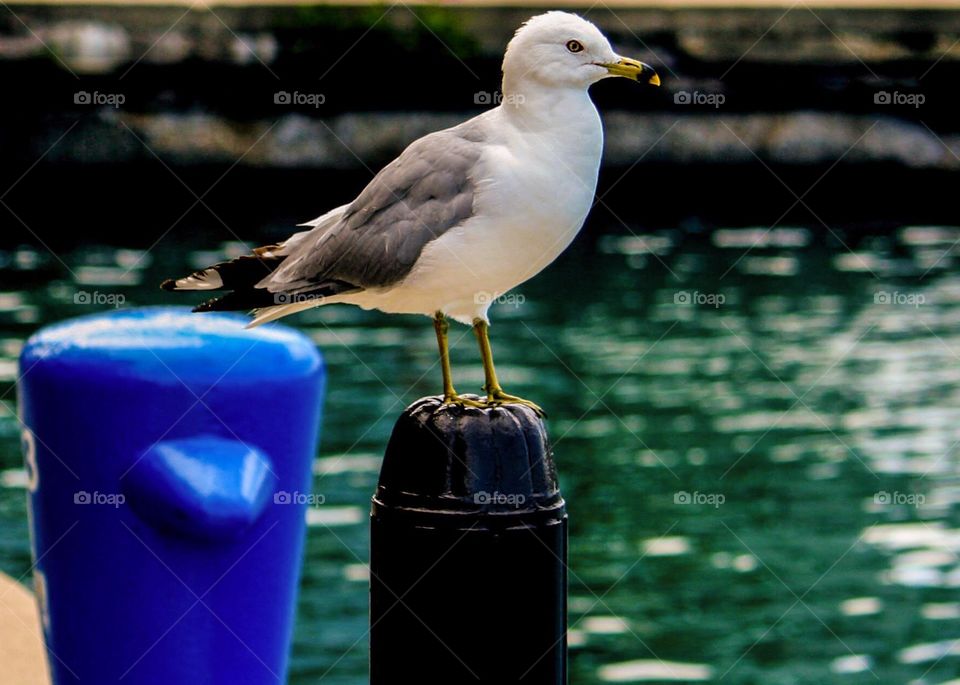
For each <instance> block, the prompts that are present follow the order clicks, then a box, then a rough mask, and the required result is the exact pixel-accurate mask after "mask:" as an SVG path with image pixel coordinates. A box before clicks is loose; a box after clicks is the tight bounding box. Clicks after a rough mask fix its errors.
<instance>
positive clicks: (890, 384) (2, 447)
mask: <svg viewBox="0 0 960 685" xmlns="http://www.w3.org/2000/svg"><path fill="white" fill-rule="evenodd" d="M681 235H682V234H681V233H680V232H679V231H664V232H660V233H656V234H649V235H640V236H631V235H624V236H606V237H604V238H601V239H599V240H598V241H592V240H589V239H581V240H580V241H578V243H577V245H576V246H575V247H574V248H573V249H572V250H571V251H570V252H568V253H567V254H565V255H564V256H563V257H562V258H561V260H560V261H559V262H557V263H556V264H555V265H553V266H552V267H550V269H549V270H548V271H547V272H545V273H544V274H542V275H541V276H539V277H537V278H536V279H535V280H534V281H533V282H531V283H529V284H526V285H524V286H522V287H521V288H520V289H519V291H518V293H519V295H521V296H522V297H514V298H512V299H511V301H509V302H504V303H502V304H498V305H496V306H495V307H494V309H493V312H492V316H493V320H494V326H493V329H492V334H493V341H494V352H495V354H496V355H497V360H498V371H499V374H500V377H501V380H502V381H503V382H504V385H505V387H506V388H507V390H508V392H513V393H515V394H520V395H524V396H527V397H530V398H532V399H535V400H536V401H537V402H538V403H540V404H541V405H542V406H543V407H544V408H545V409H546V410H547V411H548V412H549V414H550V421H549V428H550V432H551V434H552V436H553V440H554V443H555V446H556V459H557V464H558V468H559V472H560V478H561V484H562V488H563V491H564V494H565V495H566V497H567V500H568V505H569V512H570V521H571V528H570V531H571V544H570V668H571V682H573V683H576V684H577V685H588V684H591V683H601V682H618V681H622V682H631V681H632V680H637V681H639V680H640V679H641V678H646V679H647V680H646V681H645V682H701V681H702V682H723V683H730V684H731V685H733V684H737V685H746V684H753V683H756V684H761V685H770V684H777V685H779V684H784V685H787V684H791V685H792V684H797V685H799V684H811V685H823V684H832V683H838V684H839V683H851V684H853V683H912V684H914V685H921V684H923V685H926V684H928V683H929V684H942V683H954V684H955V683H957V682H960V681H958V680H956V679H958V678H960V658H958V656H960V641H958V642H956V643H954V642H953V641H954V640H955V639H957V638H960V598H958V596H957V591H956V588H957V587H958V586H960V563H958V557H957V553H958V551H960V530H958V528H957V511H958V507H957V502H958V501H960V481H958V479H957V471H958V469H957V461H956V454H957V447H958V441H960V275H958V274H957V270H956V269H955V268H954V267H955V243H956V241H958V240H960V229H956V228H917V227H914V228H910V229H907V228H905V229H903V230H901V231H899V232H897V233H896V234H894V235H890V236H874V237H868V238H864V239H863V240H862V241H860V242H859V243H858V244H856V245H855V246H854V247H853V248H852V251H851V250H848V249H847V248H846V247H844V246H843V245H840V244H839V243H838V242H837V241H836V240H835V239H833V238H830V239H827V238H825V237H823V236H821V235H818V234H816V235H815V234H813V233H810V232H808V231H806V230H804V229H788V230H786V229H778V230H775V231H773V232H771V233H769V234H765V235H764V234H763V232H762V230H761V231H748V230H736V231H720V232H716V233H714V234H713V235H712V236H709V237H702V238H699V239H698V240H695V241H694V240H689V239H687V240H683V241H681ZM757 239H761V245H760V246H759V247H756V248H754V249H750V250H748V248H749V247H750V246H751V245H752V244H753V243H754V242H756V240H757ZM845 242H847V244H848V245H853V243H852V242H851V239H850V238H849V237H848V239H847V240H846V241H845ZM201 248H203V249H204V250H206V251H203V252H202V251H201ZM209 248H210V245H209V244H205V243H204V242H203V240H202V239H201V238H199V237H198V238H196V244H194V245H183V244H181V245H178V246H169V245H166V246H165V245H164V244H161V245H160V246H159V247H158V248H156V249H155V250H154V251H152V252H151V253H150V254H149V255H145V256H144V255H141V253H139V252H136V251H129V250H117V249H116V248H107V247H103V248H91V249H85V250H83V251H75V252H71V253H64V254H61V257H62V259H63V262H65V264H66V266H65V265H64V264H61V263H59V262H58V261H57V260H55V259H54V258H52V257H50V256H49V254H47V253H45V252H44V251H42V250H34V249H29V248H24V249H21V250H19V251H15V252H6V253H0V383H2V384H0V393H2V394H3V396H2V400H0V401H2V403H3V404H4V405H5V408H6V410H7V411H2V410H0V570H3V571H5V572H7V573H9V574H12V575H14V576H16V577H20V576H22V575H23V574H24V573H26V572H27V570H28V569H29V565H30V559H29V549H28V542H27V521H26V511H25V507H24V491H23V489H22V480H23V474H22V472H21V471H20V456H19V441H18V426H17V424H16V422H15V420H14V418H13V417H12V413H13V412H15V411H16V406H15V399H14V392H13V384H14V379H15V377H16V365H15V359H16V355H17V353H18V350H19V348H20V346H21V344H22V342H23V340H24V338H25V337H26V336H27V335H29V334H30V333H31V332H32V331H33V330H35V328H36V327H37V326H38V325H39V324H41V323H45V322H50V321H55V320H58V319H62V318H66V317H70V316H75V315H79V314H84V313H88V312H90V311H94V310H95V309H97V308H98V306H96V305H89V304H77V303H75V298H76V296H77V293H78V292H81V291H82V292H87V293H90V294H91V297H90V298H89V299H93V300H97V299H99V300H100V301H101V302H106V299H105V298H106V297H108V296H113V300H114V301H115V300H117V299H118V298H117V297H116V296H117V295H123V298H124V300H125V301H124V306H131V305H140V304H155V303H160V302H169V301H170V300H169V296H165V295H164V294H163V293H160V292H159V291H158V290H157V289H156V284H157V283H158V282H159V280H160V279H161V278H162V277H165V276H169V275H173V274H178V273H180V272H182V271H184V269H185V265H187V266H201V265H203V264H204V263H207V262H209V261H211V260H213V259H217V258H219V257H220V256H221V255H222V254H223V253H225V252H230V251H232V250H236V249H237V248H238V246H237V245H224V246H222V249H220V250H214V251H210V250H209ZM141 257H143V258H142V259H141ZM68 267H69V271H68ZM71 271H72V272H73V273H72V274H71V273H70V272H71ZM103 306H105V305H101V306H100V307H99V308H103ZM296 323H297V325H298V326H300V327H301V328H302V329H304V330H305V331H307V332H308V333H309V334H310V335H311V336H312V337H313V338H314V339H315V340H316V341H317V343H318V344H319V345H320V346H321V348H322V349H323V352H324V354H325V355H326V359H327V363H328V366H329V375H330V383H329V388H330V391H329V395H328V398H327V403H326V414H325V417H324V426H323V435H322V446H321V451H320V454H319V456H318V460H317V462H316V477H315V483H314V491H315V492H317V493H322V494H323V495H324V496H325V497H326V503H325V504H324V505H322V506H320V507H317V508H315V509H314V510H313V511H312V512H311V525H310V528H309V538H308V541H307V559H306V565H305V568H304V574H303V585H302V592H301V595H300V607H299V616H298V623H297V630H296V639H295V645H294V652H293V662H292V674H291V682H292V683H296V684H304V685H306V684H307V683H317V682H324V683H329V684H331V685H333V684H336V685H360V684H361V683H365V682H366V672H367V651H366V650H367V639H366V627H367V580H366V573H365V566H364V563H365V561H366V558H367V544H368V534H367V526H366V511H367V508H368V501H369V497H370V495H371V493H372V491H373V488H374V485H375V482H376V477H377V471H378V467H379V461H378V460H379V455H380V454H381V452H382V450H383V448H384V446H385V443H386V440H387V438H388V436H389V433H390V429H391V427H392V423H393V419H394V417H395V416H396V415H397V413H398V412H399V411H400V410H401V409H402V407H403V406H405V405H406V404H407V403H409V402H411V401H412V400H414V399H416V398H417V397H419V396H421V395H425V394H431V393H435V392H436V391H437V390H438V387H439V371H438V369H437V368H436V366H435V359H434V355H435V348H434V341H433V331H432V328H431V326H430V324H429V321H428V320H426V319H420V318H416V317H386V316H384V315H380V314H377V313H368V312H361V311H359V310H354V309H350V308H330V309H326V310H322V311H317V312H310V313H307V314H305V315H301V317H300V318H299V319H297V320H296ZM453 338H454V340H455V341H456V345H455V349H454V366H455V369H454V370H455V375H456V379H457V381H458V387H459V388H460V389H461V390H463V391H468V390H475V389H477V388H478V387H479V385H480V384H481V380H482V375H481V370H480V366H479V363H478V361H477V358H476V354H475V351H474V345H473V340H472V336H471V335H469V331H468V330H467V329H465V328H457V329H455V330H454V336H453ZM504 620H505V621H507V620H523V617H504ZM628 662H633V663H628ZM657 673H660V675H659V676H658V675H657ZM658 678H659V679H658Z"/></svg>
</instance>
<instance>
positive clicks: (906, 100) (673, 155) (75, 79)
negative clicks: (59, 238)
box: [0, 6, 960, 170]
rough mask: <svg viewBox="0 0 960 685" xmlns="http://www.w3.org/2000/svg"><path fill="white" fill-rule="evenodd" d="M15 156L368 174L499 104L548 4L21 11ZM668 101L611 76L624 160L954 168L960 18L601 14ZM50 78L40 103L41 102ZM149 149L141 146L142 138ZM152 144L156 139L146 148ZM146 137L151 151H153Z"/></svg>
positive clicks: (9, 123)
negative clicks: (522, 38)
mask: <svg viewBox="0 0 960 685" xmlns="http://www.w3.org/2000/svg"><path fill="white" fill-rule="evenodd" d="M14 11H15V14H13V13H8V14H7V15H6V16H4V17H3V19H2V24H0V77H2V78H3V82H4V84H5V86H4V87H5V90H6V91H7V92H8V93H9V94H11V95H12V96H13V97H12V98H10V99H9V100H8V102H10V104H9V105H8V108H7V111H5V112H3V113H0V116H2V117H3V118H4V119H5V120H6V121H5V122H4V123H5V126H4V129H3V130H4V133H3V134H2V142H3V144H4V148H5V150H6V152H7V155H8V159H9V158H10V157H14V158H21V157H22V158H23V159H35V158H36V157H37V156H38V155H39V154H42V153H43V152H44V151H45V150H47V149H48V148H49V147H50V146H51V145H52V143H53V142H54V141H55V140H57V139H58V137H59V136H60V135H61V134H62V133H63V131H64V130H65V128H67V127H69V126H73V127H74V129H73V130H71V132H70V134H69V136H67V137H65V138H64V139H63V140H62V141H61V142H60V143H59V144H57V145H56V146H55V148H54V149H53V150H51V151H50V153H49V155H50V159H51V160H54V161H63V162H71V161H75V162H84V163H109V162H115V161H123V160H130V159H136V158H145V157H148V156H149V155H150V152H149V150H148V149H147V148H148V147H149V148H150V149H152V150H153V151H155V152H157V153H158V154H161V155H164V156H165V158H168V159H170V160H172V161H174V162H177V163H183V164H190V163H225V164H232V163H234V162H235V161H236V160H237V159H241V158H242V161H241V164H244V165H254V166H265V167H285V168H291V167H292V168H296V167H321V168H323V167H326V168H335V169H338V168H362V166H363V165H365V164H369V165H375V164H378V163H380V162H381V161H383V160H385V159H388V158H389V157H391V156H392V155H394V154H395V153H396V152H397V151H399V150H400V149H401V148H402V147H403V146H404V145H405V144H406V143H407V142H409V141H410V140H411V139H413V138H415V137H416V136H419V135H422V134H423V133H426V132H428V131H431V130H434V129H436V128H439V127H442V126H447V125H450V124H453V123H456V122H458V121H460V120H462V119H463V118H465V117H467V116H470V115H471V114H474V113H476V112H478V111H480V110H481V109H483V108H484V107H486V106H489V105H490V103H492V102H495V101H496V98H497V97H498V93H497V87H498V80H499V61H500V57H501V53H502V50H503V47H504V45H505V44H506V42H507V41H508V40H509V37H510V35H511V33H512V31H513V30H514V28H515V27H516V26H517V25H518V24H519V23H520V22H521V21H522V20H523V19H524V18H526V17H527V16H529V15H530V14H531V13H533V10H524V9H522V8H510V9H496V8H485V9H442V8H418V9H417V10H416V14H414V12H413V11H411V10H409V9H407V8H405V7H400V6H398V7H395V8H393V9H387V8H384V7H352V8H343V7H340V8H338V7H301V8H265V7H244V8H227V7H222V8H217V9H215V10H206V9H203V10H189V9H185V8H182V7H123V6H95V7H77V6H69V7H57V6H35V7H31V6H17V7H15V8H14ZM586 16H587V17H588V18H590V19H592V20H593V21H595V22H596V23H597V24H599V25H600V26H601V28H602V29H603V30H604V31H606V32H607V33H608V35H610V36H611V37H612V39H613V42H614V44H615V47H616V48H617V49H618V50H619V51H621V52H622V53H624V54H629V55H634V56H636V57H639V58H641V59H644V60H645V61H648V62H650V63H652V64H654V65H656V66H657V67H658V69H659V70H660V72H661V74H662V76H663V84H664V87H663V88H661V89H658V90H652V89H645V88H641V87H638V86H634V85H633V84H627V83H623V82H620V83H611V82H604V83H601V84H598V85H597V86H595V87H594V97H595V99H596V100H597V101H598V104H599V105H600V106H601V109H602V111H603V112H604V119H605V123H606V131H607V154H606V157H605V163H606V164H608V165H613V166H616V165H629V164H631V163H633V162H634V161H635V160H636V159H637V158H638V157H640V156H641V155H643V156H645V158H646V159H648V160H650V161H658V162H664V163H677V164H690V163H694V162H704V163H712V162H718V163H741V162H742V163H750V162H751V161H755V158H756V157H759V158H761V159H765V160H771V161H773V162H780V163H788V164H816V163H827V162H832V161H834V160H836V159H837V158H838V157H839V156H841V155H843V154H844V153H847V154H848V155H849V157H850V159H851V160H853V161H871V160H875V161H886V162H892V163H895V164H898V165H903V166H906V167H919V168H932V169H943V170H954V169H956V168H957V167H958V166H960V158H958V156H957V154H955V153H956V152H960V137H958V133H960V125H958V121H960V119H958V117H957V114H958V105H957V104H956V102H957V99H956V98H955V92H954V91H955V87H956V83H957V80H958V79H957V77H958V76H960V44H958V42H957V41H958V37H960V13H956V12H944V11H916V10H914V11H890V10H883V11H880V10H875V11H866V10H860V11H851V10H833V11H830V10H822V9H817V10H815V11H813V10H809V9H804V8H802V7H797V8H795V9H793V10H783V9H769V10H735V9H722V10H712V11H703V10H700V11H697V10H689V9H685V10H656V9H636V10H622V9H617V10H616V12H615V13H614V12H612V11H609V10H606V9H603V10H591V11H589V12H587V14H586ZM41 84H42V87H38V86H40V85H41ZM132 134H135V135H132ZM138 138H140V140H138ZM141 143H146V146H145V145H143V144H141Z"/></svg>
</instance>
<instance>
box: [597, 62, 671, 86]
mask: <svg viewBox="0 0 960 685" xmlns="http://www.w3.org/2000/svg"><path fill="white" fill-rule="evenodd" d="M599 66H601V67H605V68H606V70H607V71H608V72H610V75H611V76H623V77H624V78H629V79H633V80H634V81H645V82H647V83H649V84H650V85H651V86H659V85H660V77H659V76H658V75H657V72H656V70H655V69H654V68H653V67H651V66H650V65H649V64H644V63H643V62H639V61H637V60H635V59H630V58H629V57H621V58H620V59H619V60H618V61H616V62H612V63H610V62H606V63H604V62H601V63H600V64H599Z"/></svg>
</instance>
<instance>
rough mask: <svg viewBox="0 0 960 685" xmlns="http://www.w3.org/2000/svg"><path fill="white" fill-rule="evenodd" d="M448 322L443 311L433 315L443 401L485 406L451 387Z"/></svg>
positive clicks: (470, 405) (469, 405)
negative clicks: (441, 378) (438, 351)
mask: <svg viewBox="0 0 960 685" xmlns="http://www.w3.org/2000/svg"><path fill="white" fill-rule="evenodd" d="M449 328H450V324H448V323H447V318H446V317H445V316H444V315H443V312H437V313H436V314H434V315H433V330H434V331H436V333H437V346H438V347H439V348H440V371H441V372H442V373H443V402H444V404H459V405H465V406H468V407H485V406H486V404H485V403H483V402H478V401H477V400H471V399H469V398H467V397H461V396H460V395H458V394H457V391H456V390H454V389H453V373H451V371H450V345H449V343H448V341H447V331H448V330H449Z"/></svg>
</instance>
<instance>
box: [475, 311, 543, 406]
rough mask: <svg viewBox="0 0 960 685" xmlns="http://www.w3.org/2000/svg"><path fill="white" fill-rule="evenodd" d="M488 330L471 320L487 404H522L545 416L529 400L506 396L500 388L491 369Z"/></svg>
mask: <svg viewBox="0 0 960 685" xmlns="http://www.w3.org/2000/svg"><path fill="white" fill-rule="evenodd" d="M489 328H490V326H489V324H487V322H486V321H484V320H483V319H474V320H473V332H474V333H476V334H477V342H478V343H479V344H480V359H481V360H482V361H483V376H484V379H485V381H484V385H483V389H484V391H485V392H486V393H487V403H488V404H493V405H497V404H523V405H526V406H528V407H530V408H531V409H533V411H535V412H537V415H538V416H546V414H545V413H544V411H543V409H541V408H540V407H538V406H537V405H536V404H534V403H533V402H531V401H530V400H525V399H523V398H522V397H515V396H514V395H508V394H507V393H505V392H504V391H503V388H501V387H500V381H498V380H497V370H496V369H495V368H494V367H493V350H491V349H490V334H489Z"/></svg>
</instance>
